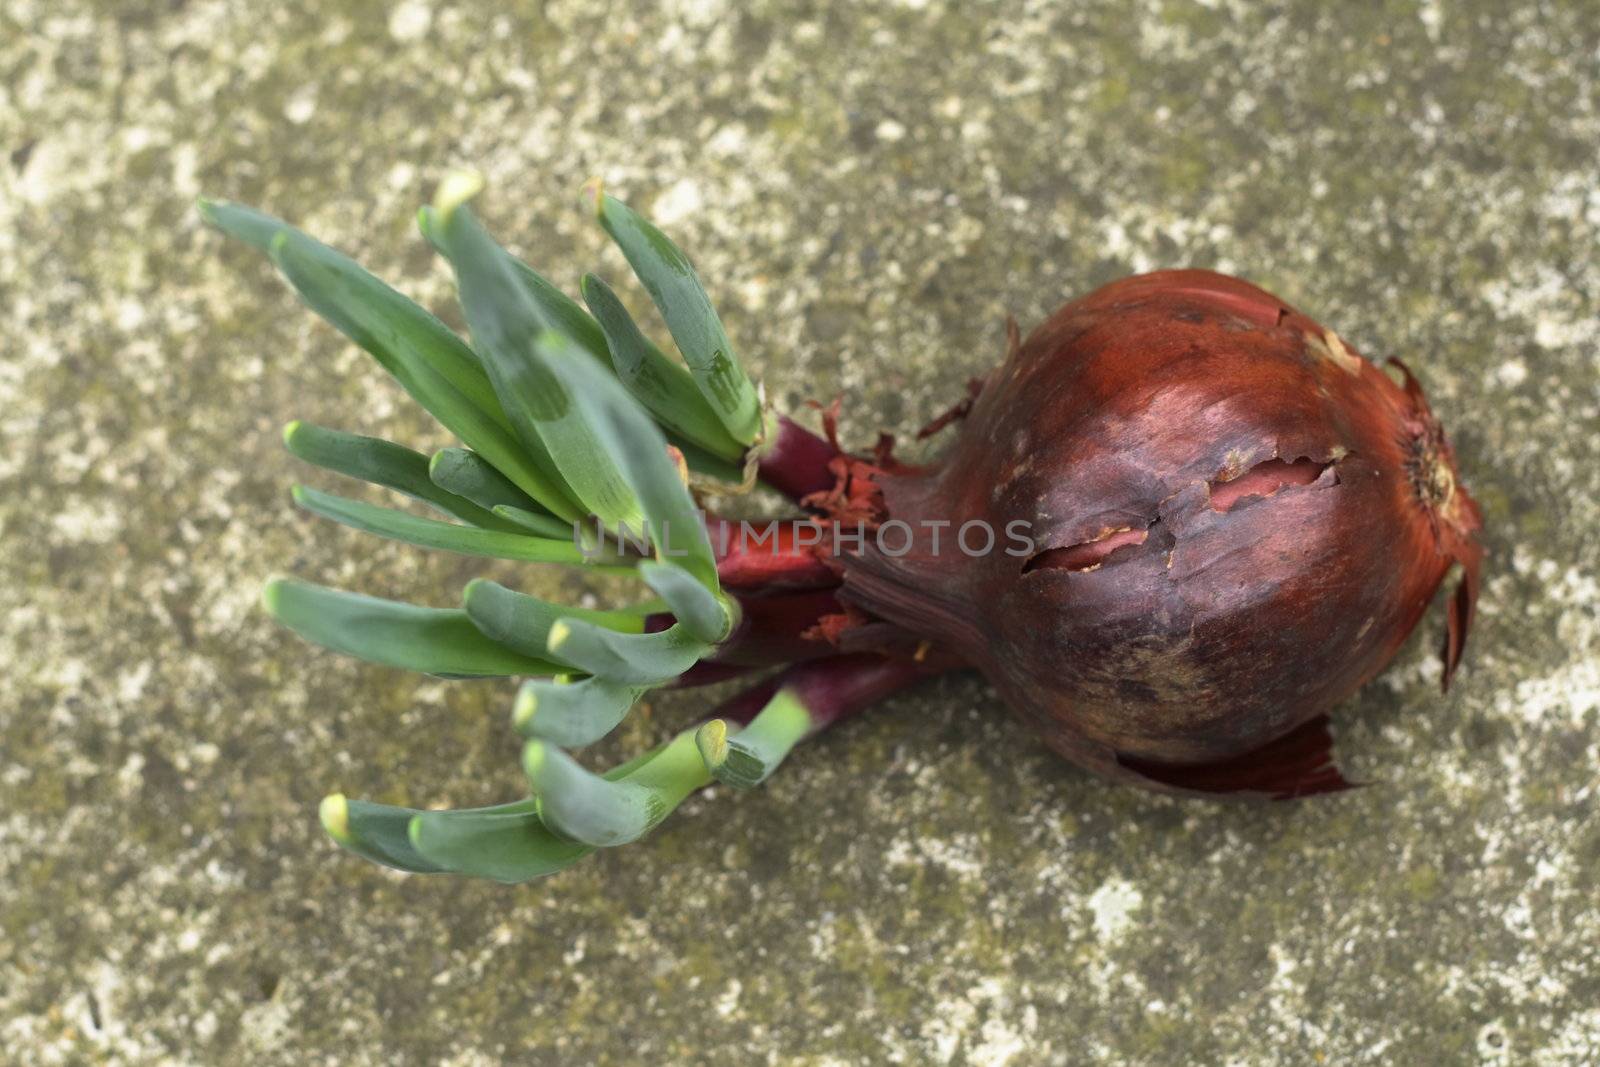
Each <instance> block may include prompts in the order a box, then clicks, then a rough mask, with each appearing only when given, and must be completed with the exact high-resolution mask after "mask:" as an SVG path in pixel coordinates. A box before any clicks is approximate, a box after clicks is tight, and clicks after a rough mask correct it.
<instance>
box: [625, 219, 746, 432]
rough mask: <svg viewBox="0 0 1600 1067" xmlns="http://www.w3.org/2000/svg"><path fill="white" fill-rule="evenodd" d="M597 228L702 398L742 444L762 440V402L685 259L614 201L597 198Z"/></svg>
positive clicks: (663, 238)
mask: <svg viewBox="0 0 1600 1067" xmlns="http://www.w3.org/2000/svg"><path fill="white" fill-rule="evenodd" d="M597 207H598V214H599V216H600V224H601V225H602V226H604V227H605V230H606V232H607V233H608V234H610V235H611V239H612V240H613V241H615V242H616V243H617V246H618V247H619V248H621V249H622V254H623V255H624V256H626V257H627V259H628V264H629V266H631V267H632V268H633V272H634V273H635V274H637V275H638V276H639V280H640V281H641V282H643V283H644V287H645V289H646V290H647V291H649V293H650V299H652V300H653V301H655V305H656V307H657V308H659V309H660V311H661V317H662V318H664V319H665V320H666V322H667V329H668V330H669V331H670V332H671V333H672V339H673V340H674V341H675V342H677V345H678V350H679V351H680V352H682V353H683V358H684V362H686V363H688V364H689V373H690V374H691V375H693V376H694V380H695V384H696V385H698V386H699V387H700V393H701V395H702V396H704V397H705V399H706V400H707V401H708V402H709V403H710V405H711V407H712V408H713V410H715V411H716V412H717V417H718V418H719V420H720V421H721V422H722V425H723V427H724V428H725V429H726V430H727V431H728V433H729V434H730V435H731V436H732V437H733V439H734V440H735V441H737V442H739V443H740V444H742V445H751V444H754V443H755V442H756V440H757V439H758V438H760V436H761V418H762V416H761V402H760V399H759V398H758V397H757V396H756V390H755V386H753V385H751V384H750V379H749V378H747V377H746V376H745V373H744V370H743V368H741V367H740V366H739V361H738V359H737V358H736V357H735V356H734V354H733V345H732V344H731V343H730V342H729V341H728V334H727V331H725V330H724V329H723V328H722V320H721V319H719V318H717V312H716V310H715V309H714V308H713V307H712V306H711V298H710V297H708V296H707V295H706V291H705V287H704V286H702V285H701V284H700V279H699V277H697V276H696V275H695V272H694V266H693V265H692V264H691V263H690V262H689V258H688V257H687V256H685V255H684V254H683V252H682V251H680V250H679V249H678V246H677V245H675V244H673V243H672V242H671V241H670V240H669V239H668V238H667V235H666V234H664V233H662V232H661V231H660V230H658V229H656V228H655V226H653V225H651V224H650V223H649V222H648V221H646V220H645V219H643V218H641V217H640V216H639V215H637V214H635V213H634V212H633V211H632V210H630V209H629V208H628V206H627V205H626V204H623V203H622V202H621V201H620V200H617V199H615V198H614V197H610V196H606V195H604V194H601V195H600V196H599V198H598V205H597Z"/></svg>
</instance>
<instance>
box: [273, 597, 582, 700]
mask: <svg viewBox="0 0 1600 1067" xmlns="http://www.w3.org/2000/svg"><path fill="white" fill-rule="evenodd" d="M261 599H262V602H263V603H264V604H265V605H266V608H267V611H269V612H270V613H271V614H272V615H273V617H274V618H276V619H277V620H278V621H279V622H281V623H283V624H284V625H285V626H287V627H288V628H289V629H291V630H293V631H294V632H295V633H297V634H299V635H300V636H301V637H303V638H305V639H306V640H307V641H311V642H313V643H314V644H318V645H321V646H323V647H324V648H330V649H332V650H334V651H335V652H343V653H345V654H346V655H349V656H355V657H356V658H357V659H363V660H366V661H367V662H369V663H381V664H383V665H384V666H387V667H401V668H404V669H405V670H411V671H421V672H423V673H424V674H435V675H439V676H441V677H445V678H490V677H502V676H506V675H544V676H550V675H553V674H557V673H560V672H561V671H564V670H567V669H568V668H566V667H565V666H563V665H561V664H556V663H552V662H550V661H549V660H548V659H544V658H542V657H536V656H529V655H524V654H523V653H520V652H516V651H514V650H512V649H510V648H507V647H505V646H504V645H501V644H498V643H497V642H495V641H492V640H490V639H489V638H487V637H485V636H484V635H483V633H482V631H480V630H479V629H478V628H477V627H476V626H474V625H473V624H472V620H471V619H469V618H468V617H467V613H466V612H464V611H460V610H457V609H452V608H425V607H419V606H418V605H416V604H406V603H402V602H400V601H397V600H383V599H380V598H378V597H372V596H364V595H362V594H360V593H347V592H344V591H343V590H339V589H329V588H327V587H326V586H321V585H313V584H311V583H309V582H299V581H294V580H293V579H288V578H275V579H273V580H272V581H270V582H268V583H267V585H266V587H265V588H264V589H263V590H262V592H261Z"/></svg>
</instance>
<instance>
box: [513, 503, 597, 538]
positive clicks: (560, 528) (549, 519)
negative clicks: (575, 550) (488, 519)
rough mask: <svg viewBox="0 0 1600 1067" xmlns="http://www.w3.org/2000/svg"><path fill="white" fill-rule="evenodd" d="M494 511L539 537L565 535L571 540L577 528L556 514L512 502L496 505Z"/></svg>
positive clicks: (519, 527) (518, 527)
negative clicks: (519, 505) (528, 508)
mask: <svg viewBox="0 0 1600 1067" xmlns="http://www.w3.org/2000/svg"><path fill="white" fill-rule="evenodd" d="M494 513H495V514H496V515H498V516H499V517H500V518H502V519H504V520H506V521H507V522H509V523H511V524H512V525H513V526H515V527H516V528H517V529H519V530H521V531H523V532H524V533H531V534H534V535H536V536H538V537H564V538H567V539H569V540H570V539H571V538H572V537H573V536H574V535H573V530H574V529H576V528H577V527H576V526H568V525H567V524H566V523H564V522H562V521H561V520H560V519H558V518H556V517H555V516H554V515H545V514H543V513H542V512H538V511H529V510H527V509H526V508H519V507H515V506H513V505H511V504H500V505H498V506H496V507H495V509H494Z"/></svg>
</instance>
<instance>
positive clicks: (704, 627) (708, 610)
mask: <svg viewBox="0 0 1600 1067" xmlns="http://www.w3.org/2000/svg"><path fill="white" fill-rule="evenodd" d="M639 577H640V578H643V579H644V582H645V584H646V585H648V586H649V587H650V588H651V589H652V590H654V591H655V593H656V594H657V595H658V596H660V597H661V599H662V600H664V601H666V602H667V609H668V610H669V611H671V612H672V614H673V615H674V616H675V617H676V618H677V620H678V624H679V625H680V626H682V627H683V628H684V629H685V630H687V631H688V632H689V633H690V634H691V635H692V636H694V637H696V638H698V639H700V640H701V641H705V642H707V643H708V644H713V645H714V644H717V643H718V642H720V641H722V640H723V639H724V638H726V637H727V636H728V634H729V633H731V632H732V631H733V624H734V622H735V614H734V613H735V608H734V605H733V603H732V602H731V601H729V600H727V599H726V598H725V597H724V596H723V595H721V594H719V593H714V592H712V591H711V590H710V589H707V588H706V587H705V586H703V585H701V584H700V582H699V581H697V580H696V579H695V577H694V575H692V574H690V573H689V572H688V571H686V570H683V569H682V568H681V567H675V566H673V565H672V564H670V563H659V562H656V561H653V560H651V561H646V562H644V563H641V564H639Z"/></svg>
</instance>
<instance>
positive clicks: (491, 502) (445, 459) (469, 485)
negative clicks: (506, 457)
mask: <svg viewBox="0 0 1600 1067" xmlns="http://www.w3.org/2000/svg"><path fill="white" fill-rule="evenodd" d="M428 479H429V481H431V482H433V484H434V485H437V486H438V487H439V488H440V489H443V490H445V491H446V492H448V493H453V494H454V495H456V496H459V497H463V498H465V499H467V500H470V501H472V502H473V503H474V504H476V505H478V506H479V507H480V508H483V509H485V510H487V511H493V510H494V509H495V508H497V507H499V506H500V505H501V504H510V505H512V506H513V507H519V508H525V509H527V510H529V511H536V510H538V509H539V505H538V504H537V503H535V502H534V499H533V497H531V496H529V495H528V494H527V493H524V492H523V491H522V490H521V489H519V488H517V486H516V483H514V482H513V481H512V480H511V479H510V478H507V477H506V476H505V475H504V474H501V473H500V472H499V471H498V470H496V469H495V467H494V465H493V464H492V463H490V462H489V461H488V460H486V459H484V458H483V457H482V456H480V455H478V454H477V453H476V452H473V451H472V450H470V449H466V448H441V449H440V450H439V451H437V452H435V453H434V454H433V458H432V459H430V460H429V461H428Z"/></svg>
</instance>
